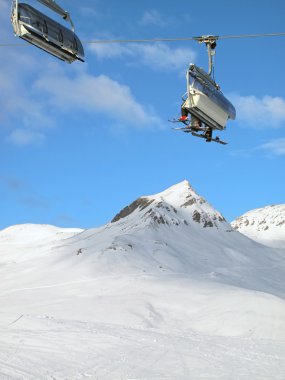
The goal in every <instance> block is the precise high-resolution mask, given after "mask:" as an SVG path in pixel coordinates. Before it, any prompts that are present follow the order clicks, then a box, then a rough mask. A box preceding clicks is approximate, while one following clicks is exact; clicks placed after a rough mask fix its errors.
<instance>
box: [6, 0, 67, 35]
mask: <svg viewBox="0 0 285 380" xmlns="http://www.w3.org/2000/svg"><path fill="white" fill-rule="evenodd" d="M37 1H38V2H39V3H41V4H43V5H44V6H46V7H47V8H49V9H51V10H52V11H54V12H56V13H57V14H59V15H60V16H61V17H62V18H63V19H64V20H65V21H67V22H70V25H71V30H72V31H73V32H74V24H73V22H72V20H71V17H70V14H69V12H67V11H65V10H64V9H63V8H61V6H60V5H58V4H57V3H56V2H55V1H54V0H37ZM12 4H13V5H12V7H13V8H15V9H16V16H15V17H16V20H17V23H18V21H19V18H18V4H19V0H13V3H12Z"/></svg>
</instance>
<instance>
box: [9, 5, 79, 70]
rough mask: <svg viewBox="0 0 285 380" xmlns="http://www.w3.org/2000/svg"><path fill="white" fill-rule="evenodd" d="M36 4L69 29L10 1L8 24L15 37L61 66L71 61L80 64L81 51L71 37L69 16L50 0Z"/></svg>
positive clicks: (34, 10)
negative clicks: (10, 25) (42, 6)
mask: <svg viewBox="0 0 285 380" xmlns="http://www.w3.org/2000/svg"><path fill="white" fill-rule="evenodd" d="M38 1H39V2H40V3H42V4H44V5H46V6H48V7H49V8H50V9H52V10H53V11H54V12H56V13H58V14H60V15H61V16H62V17H63V18H64V19H65V20H66V21H69V22H70V23H71V29H68V28H66V27H65V26H63V25H61V24H59V23H58V22H56V21H54V20H53V19H51V18H50V17H48V16H46V15H45V14H43V13H42V12H40V11H38V10H37V9H35V8H33V7H32V6H30V5H28V4H26V3H19V2H18V0H14V1H13V8H12V17H11V21H12V25H13V28H14V32H15V34H16V35H17V36H19V37H20V38H22V39H24V40H26V41H28V42H29V43H31V44H33V45H35V46H37V47H39V48H40V49H43V50H44V51H46V52H48V53H50V54H52V55H53V56H55V57H57V58H59V59H61V60H63V61H65V62H68V63H72V62H73V61H75V60H79V61H82V62H84V49H83V46H82V44H81V41H80V40H79V38H78V37H77V35H76V34H75V33H74V27H73V23H72V21H71V19H70V15H69V13H68V12H67V11H64V10H63V9H62V8H61V7H60V6H58V5H57V4H56V3H55V2H54V1H52V0H38Z"/></svg>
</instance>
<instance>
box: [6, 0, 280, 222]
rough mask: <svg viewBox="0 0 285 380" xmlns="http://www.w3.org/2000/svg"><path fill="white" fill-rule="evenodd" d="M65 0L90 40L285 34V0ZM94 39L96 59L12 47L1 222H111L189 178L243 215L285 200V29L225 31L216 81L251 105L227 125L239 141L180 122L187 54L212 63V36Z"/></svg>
mask: <svg viewBox="0 0 285 380" xmlns="http://www.w3.org/2000/svg"><path fill="white" fill-rule="evenodd" d="M30 4H31V5H34V6H35V4H36V3H35V1H33V0H30ZM60 4H61V5H62V6H63V7H64V8H68V10H69V11H70V13H71V16H72V18H73V21H74V23H75V26H76V32H77V34H78V36H79V37H80V38H81V39H82V40H84V41H88V40H93V39H106V38H107V39H109V38H127V39H136V38H155V37H161V38H165V37H170V38H174V37H178V38H179V37H191V36H199V35H207V34H214V35H238V34H253V33H254V34H255V33H275V32H285V28H284V14H285V3H284V1H283V0H272V1H271V2H263V1H259V0H252V1H250V2H249V1H243V0H242V1H231V2H229V1H224V0H217V1H215V2H214V3H213V2H212V1H209V0H205V1H203V5H201V4H200V5H199V4H198V3H197V2H196V1H182V0H176V1H175V2H174V1H168V0H163V1H162V0H156V1H153V0H152V1H149V0H144V1H140V2H139V1H130V0H122V1H115V0H109V1H108V2H106V1H102V0H92V1H91V0H81V1H80V2H79V1H75V0H70V1H67V0H62V1H61V2H60ZM213 4H214V5H213ZM39 8H40V5H39ZM55 17H56V16H55ZM0 42H1V43H6V42H14V43H18V42H21V41H20V40H18V39H17V38H16V37H14V36H13V32H12V27H11V25H10V1H8V0H0ZM84 47H85V52H86V63H84V64H83V63H80V62H78V63H77V62H76V63H73V64H72V65H68V64H65V63H63V62H61V61H59V60H57V59H55V58H53V57H51V56H49V55H48V54H46V53H44V52H42V51H41V50H39V49H37V48H35V47H33V46H23V47H0V49H1V57H2V59H1V61H0V86H1V91H0V104H1V112H0V144H1V146H0V191H1V203H0V215H1V219H0V228H5V227H7V226H10V225H14V224H19V223H48V224H54V225H58V226H63V227H82V228H90V227H96V226H100V225H102V224H104V223H106V222H108V221H109V220H110V219H111V218H112V217H113V216H114V215H115V214H116V213H117V212H118V211H119V210H120V209H121V208H122V207H124V206H125V205H127V204H129V203H130V202H132V201H133V200H134V199H136V198H137V197H139V196H141V195H148V194H154V193H157V192H159V191H162V190H164V189H165V188H167V187H169V186H171V185H173V184H175V183H177V182H180V181H182V180H184V179H187V180H189V182H190V183H191V185H192V186H193V187H194V189H195V190H196V191H197V192H198V193H199V194H201V195H202V196H204V197H205V198H206V199H207V200H208V201H209V202H210V203H211V204H212V205H213V206H214V207H215V208H216V209H218V210H219V211H220V212H222V214H223V215H224V216H225V217H226V219H227V220H229V221H231V220H233V219H234V218H235V217H238V216H240V215H241V214H243V213H244V212H246V211H248V210H251V209H254V208H258V207H263V206H266V205H269V204H280V203H285V191H284V185H285V175H284V163H285V135H284V130H285V89H284V65H285V37H275V38H252V39H238V40H220V41H218V46H217V55H216V68H215V73H216V80H217V82H218V83H219V84H220V86H221V89H222V91H223V92H224V93H225V94H226V95H227V96H228V97H229V99H230V100H231V101H232V102H233V103H234V105H235V106H236V110H237V119H236V121H234V122H230V123H229V124H228V128H227V130H226V131H225V132H222V133H220V137H221V138H223V139H225V140H226V141H228V143H229V144H228V145H227V146H221V145H218V144H214V143H212V144H207V143H205V142H204V141H203V140H202V139H195V138H193V137H191V136H189V135H186V134H183V133H179V132H175V131H173V130H171V127H172V125H171V124H170V123H168V119H169V118H172V117H174V116H177V115H178V114H179V106H180V103H181V95H182V94H183V93H184V92H185V90H186V87H185V86H186V81H185V72H186V69H187V65H188V64H189V63H190V62H194V63H196V64H197V65H199V66H202V67H205V68H206V67H207V53H206V49H205V46H204V45H199V44H198V43H196V42H191V41H190V42H183V43H182V42H176V43H157V44H128V45H126V44H125V45H100V46H98V45H85V46H84Z"/></svg>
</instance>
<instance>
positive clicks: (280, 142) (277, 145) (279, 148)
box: [258, 138, 285, 156]
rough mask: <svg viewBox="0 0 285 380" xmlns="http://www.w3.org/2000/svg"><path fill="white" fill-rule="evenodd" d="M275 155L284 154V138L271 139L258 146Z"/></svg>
mask: <svg viewBox="0 0 285 380" xmlns="http://www.w3.org/2000/svg"><path fill="white" fill-rule="evenodd" d="M258 149H262V150H264V151H267V152H269V153H272V154H274V155H276V156H285V138H279V139H273V140H271V141H268V142H267V143H264V144H262V145H260V146H259V147H258Z"/></svg>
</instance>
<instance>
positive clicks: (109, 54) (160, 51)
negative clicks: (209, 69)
mask: <svg viewBox="0 0 285 380" xmlns="http://www.w3.org/2000/svg"><path fill="white" fill-rule="evenodd" d="M89 49H90V51H92V52H93V53H94V54H95V55H96V56H97V58H98V59H114V58H116V59H117V58H127V59H128V60H127V63H128V64H132V65H134V64H135V65H140V64H142V65H144V66H148V67H150V68H152V69H153V70H161V69H163V70H173V69H174V70H180V69H186V67H187V65H188V64H189V63H190V62H194V61H195V60H196V52H195V51H194V50H192V49H190V48H182V47H176V48H171V47H170V46H169V45H168V44H165V43H162V42H157V43H151V44H147V43H131V44H128V45H127V44H93V45H91V46H90V48H89Z"/></svg>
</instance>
